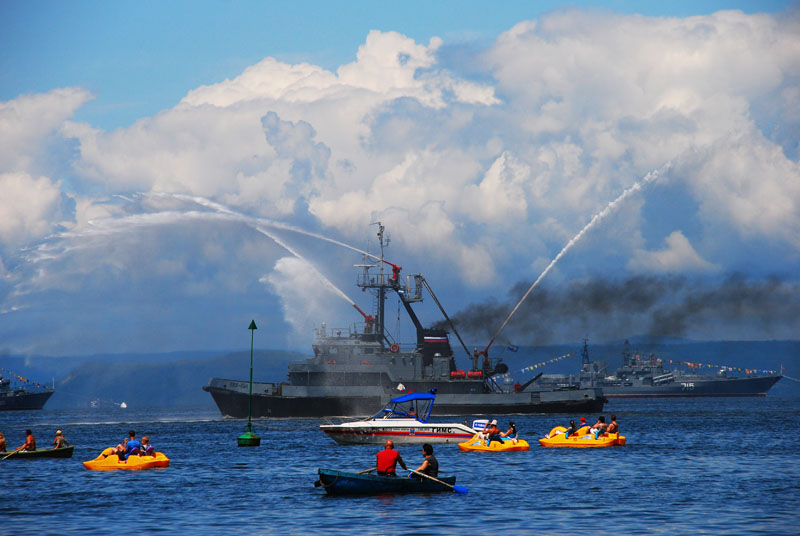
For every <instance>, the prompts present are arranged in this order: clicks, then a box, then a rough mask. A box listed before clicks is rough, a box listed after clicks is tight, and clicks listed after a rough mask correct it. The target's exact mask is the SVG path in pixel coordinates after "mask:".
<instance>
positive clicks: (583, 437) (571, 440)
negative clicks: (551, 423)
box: [539, 426, 625, 448]
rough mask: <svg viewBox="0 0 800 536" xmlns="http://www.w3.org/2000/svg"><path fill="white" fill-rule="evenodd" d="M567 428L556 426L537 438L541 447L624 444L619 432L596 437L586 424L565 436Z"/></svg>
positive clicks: (614, 445) (583, 446) (613, 445)
mask: <svg viewBox="0 0 800 536" xmlns="http://www.w3.org/2000/svg"><path fill="white" fill-rule="evenodd" d="M566 431H567V429H566V428H564V427H563V426H556V427H555V428H553V429H552V430H550V433H549V434H547V435H546V436H545V437H543V438H542V439H540V440H539V444H540V445H542V446H543V447H573V448H592V447H616V446H623V445H624V444H625V436H621V435H619V434H600V435H599V436H598V437H597V438H596V439H595V437H594V434H593V433H591V432H590V431H589V427H588V426H583V427H581V428H578V430H577V431H576V432H575V433H574V434H571V435H570V436H569V437H567V436H566Z"/></svg>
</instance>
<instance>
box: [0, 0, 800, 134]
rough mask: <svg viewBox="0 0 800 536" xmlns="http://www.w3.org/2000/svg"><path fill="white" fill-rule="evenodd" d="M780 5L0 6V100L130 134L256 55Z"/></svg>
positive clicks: (338, 50)
mask: <svg viewBox="0 0 800 536" xmlns="http://www.w3.org/2000/svg"><path fill="white" fill-rule="evenodd" d="M791 4H792V3H791V2H787V1H785V0H783V1H781V0H762V1H741V2H722V1H706V2H690V1H679V2H631V1H616V2H603V3H598V2H557V1H547V2H525V1H509V2H474V1H472V2H470V1H466V2H461V1H440V2H425V1H423V2H418V1H410V2H364V1H353V2H323V1H311V2H309V1H298V2H246V1H241V2H237V1H231V2H222V1H217V2H192V1H177V0H175V1H169V2H160V1H143V2H103V1H81V0H78V1H76V2H59V1H47V2H42V1H36V0H34V1H24V2H19V1H5V2H3V3H2V5H1V6H0V10H2V13H3V17H2V20H1V21H0V28H2V32H0V33H1V35H0V44H1V45H2V49H3V50H4V51H5V53H4V54H3V55H2V59H1V60H0V61H2V63H0V70H2V72H3V73H4V74H3V77H2V81H0V99H3V100H9V99H12V98H14V97H17V96H18V95H20V94H24V93H30V92H46V91H49V90H50V89H53V88H57V87H64V86H81V87H84V88H87V89H89V90H91V91H92V92H93V93H94V94H95V100H94V101H93V102H90V103H87V104H86V105H85V106H84V107H82V108H81V109H80V110H78V112H77V114H76V118H77V119H80V120H85V121H89V122H90V123H92V124H94V125H96V126H99V127H102V128H105V129H113V128H116V127H119V126H127V125H130V124H131V123H132V122H133V121H135V120H136V119H139V118H141V117H146V116H151V115H154V114H156V113H158V112H159V111H161V110H164V109H167V108H170V107H172V106H174V105H175V104H176V103H177V102H178V101H179V100H180V99H181V98H182V97H183V96H184V95H185V94H186V92H187V90H189V89H191V88H194V87H197V86H199V85H204V84H212V83H215V82H219V81H221V80H224V79H225V78H231V77H235V76H236V75H238V74H239V73H240V72H241V71H242V70H243V69H244V68H246V67H247V66H248V65H252V64H254V63H256V62H258V61H259V60H261V59H262V58H264V57H266V56H272V57H275V58H277V59H279V60H281V61H286V62H291V63H298V62H311V63H314V64H315V65H320V66H322V67H324V68H326V69H330V70H335V69H336V68H337V67H338V66H339V65H342V64H345V63H349V62H351V61H353V59H354V58H355V52H356V50H357V48H358V46H359V45H360V44H361V43H362V42H363V41H364V37H365V36H366V35H367V33H369V31H370V30H384V31H390V30H393V31H398V32H401V33H403V34H404V35H407V36H408V37H411V38H413V39H414V40H415V41H417V42H427V41H428V40H429V39H430V38H431V37H433V36H439V37H442V38H444V39H446V40H447V41H448V42H475V41H477V42H478V43H481V44H483V45H485V44H488V43H490V42H491V41H492V40H493V39H494V38H495V37H496V36H497V35H498V34H500V33H501V32H503V31H505V30H507V29H508V28H510V27H511V26H512V25H514V24H515V23H516V22H519V21H520V20H524V19H532V18H535V17H536V16H538V15H539V14H541V13H546V12H548V11H552V10H554V9H565V8H568V7H571V6H576V7H577V6H581V7H588V8H594V9H606V10H611V11H615V12H619V13H640V14H642V15H648V16H670V17H672V16H676V17H684V16H691V15H706V14H710V13H713V12H715V11H718V10H722V9H739V10H742V11H744V12H745V13H756V12H778V11H782V10H785V9H787V7H788V6H790V5H791Z"/></svg>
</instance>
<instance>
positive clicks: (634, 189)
mask: <svg viewBox="0 0 800 536" xmlns="http://www.w3.org/2000/svg"><path fill="white" fill-rule="evenodd" d="M671 166H672V162H667V163H666V164H665V165H663V166H662V167H660V168H659V169H656V170H653V171H651V172H650V173H648V174H647V175H645V176H644V178H643V179H642V180H641V181H639V182H636V183H634V184H633V185H632V186H630V187H629V188H628V189H626V190H625V191H624V192H622V193H621V194H620V195H619V197H617V198H616V199H614V200H613V201H611V202H610V203H609V204H608V205H606V207H605V208H604V209H603V210H601V211H600V212H598V213H597V214H595V215H594V217H593V218H592V219H591V220H590V221H589V223H587V224H586V225H584V227H583V229H581V230H580V232H579V233H578V234H576V235H575V236H574V237H573V238H572V240H570V241H569V242H567V245H566V246H564V247H563V249H562V250H561V251H559V253H558V255H556V256H555V257H554V258H553V260H552V261H550V264H548V265H547V268H545V269H544V271H543V272H542V273H541V274H540V275H539V277H537V278H536V281H534V282H533V284H532V285H531V286H530V288H529V289H528V291H527V292H526V293H525V294H524V295H523V296H522V298H520V300H519V301H518V302H517V304H516V305H515V306H514V308H513V309H512V310H511V312H510V313H509V315H508V317H506V319H505V321H504V322H503V323H502V325H501V326H500V329H498V330H497V333H495V334H494V336H493V337H492V339H491V340H490V341H489V344H487V345H486V348H484V349H483V350H482V351H481V352H480V354H482V355H483V356H485V357H488V355H489V347H491V346H492V344H493V343H494V341H495V339H497V336H498V335H500V332H501V331H503V329H504V328H505V327H506V325H507V324H508V322H509V321H510V320H511V317H512V316H514V313H516V312H517V309H519V308H520V306H521V305H522V302H524V301H525V299H526V298H527V297H528V296H529V295H530V293H531V292H533V289H535V288H536V287H537V286H538V285H539V282H540V281H541V280H542V279H544V277H545V276H546V275H547V274H548V272H550V270H551V269H552V268H553V266H555V264H556V263H557V262H558V260H559V259H560V258H561V257H563V256H564V255H565V254H566V253H567V251H569V250H570V248H572V246H574V245H575V244H576V243H577V242H578V241H579V240H580V239H581V238H583V235H584V234H586V232H587V231H588V230H589V229H591V228H592V227H594V226H595V225H596V224H597V223H598V222H599V221H601V220H603V219H605V217H606V216H608V215H609V214H610V213H611V212H612V211H613V210H614V209H615V208H617V206H618V205H619V204H620V203H622V202H623V201H624V200H625V199H627V198H628V197H630V196H631V195H632V194H633V193H635V192H638V191H639V190H641V189H642V187H644V186H645V185H647V184H649V183H651V182H653V181H654V180H656V179H657V178H658V177H659V176H661V175H662V174H663V173H664V172H665V171H667V170H668V169H669V168H670V167H671Z"/></svg>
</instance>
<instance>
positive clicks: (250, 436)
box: [236, 320, 261, 447]
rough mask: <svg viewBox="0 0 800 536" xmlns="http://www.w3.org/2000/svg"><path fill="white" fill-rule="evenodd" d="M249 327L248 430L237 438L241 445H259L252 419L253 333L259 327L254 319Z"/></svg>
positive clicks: (259, 439)
mask: <svg viewBox="0 0 800 536" xmlns="http://www.w3.org/2000/svg"><path fill="white" fill-rule="evenodd" d="M247 329H249V330H250V399H249V401H248V403H247V431H246V432H245V433H243V434H242V435H240V436H239V437H238V438H236V440H237V442H238V443H239V446H240V447H257V446H259V445H261V438H260V437H258V436H257V435H256V434H254V433H253V423H252V419H251V417H252V415H253V335H254V333H255V330H257V329H258V328H257V327H256V321H255V320H252V321H251V322H250V327H249V328H247Z"/></svg>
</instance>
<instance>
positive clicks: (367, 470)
mask: <svg viewBox="0 0 800 536" xmlns="http://www.w3.org/2000/svg"><path fill="white" fill-rule="evenodd" d="M375 469H377V467H370V468H369V469H364V470H363V471H359V472H357V473H356V474H357V475H363V474H364V473H371V472H372V471H374V470H375ZM321 485H322V482H320V481H319V480H317V481H316V482H314V487H315V488H318V487H320V486H321Z"/></svg>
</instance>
